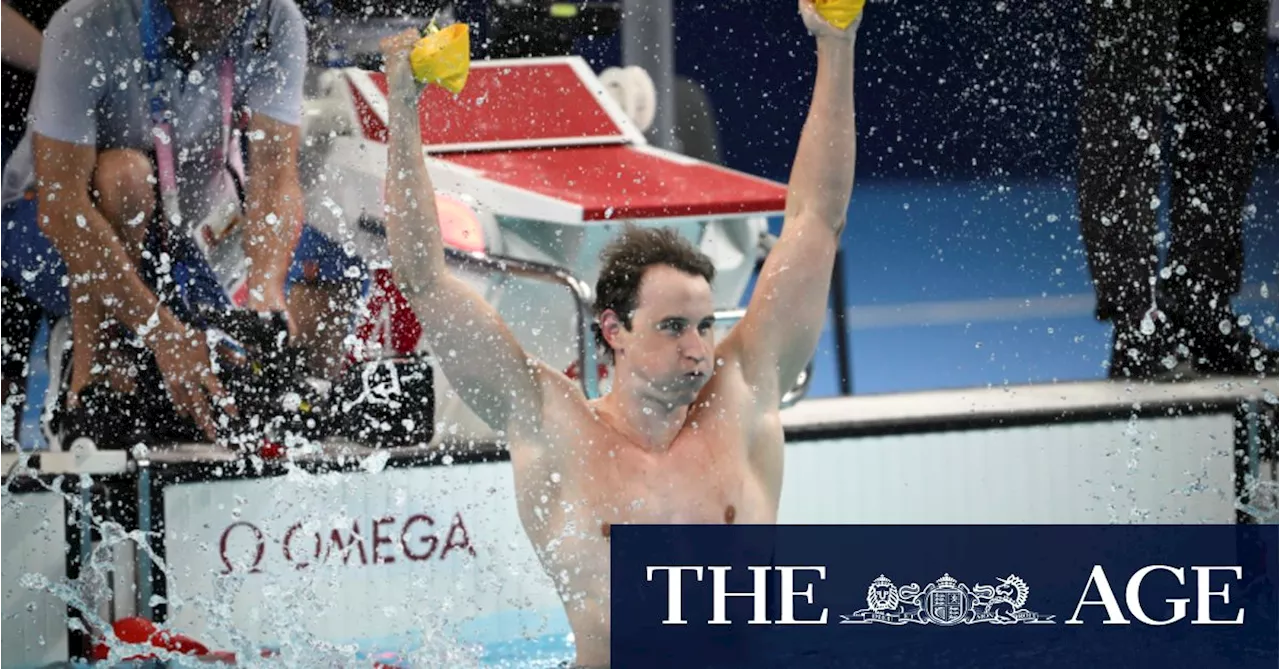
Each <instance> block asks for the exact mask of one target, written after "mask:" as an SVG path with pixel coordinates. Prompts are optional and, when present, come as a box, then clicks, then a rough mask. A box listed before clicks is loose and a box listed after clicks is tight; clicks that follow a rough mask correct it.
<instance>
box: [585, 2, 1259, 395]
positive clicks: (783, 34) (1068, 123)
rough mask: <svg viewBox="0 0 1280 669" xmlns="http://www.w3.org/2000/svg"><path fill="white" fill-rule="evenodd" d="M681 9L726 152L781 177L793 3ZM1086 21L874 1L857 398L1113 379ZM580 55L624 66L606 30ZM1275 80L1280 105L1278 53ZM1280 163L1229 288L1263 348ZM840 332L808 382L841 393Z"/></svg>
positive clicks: (810, 64) (849, 277)
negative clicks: (1082, 125) (1084, 189)
mask: <svg viewBox="0 0 1280 669" xmlns="http://www.w3.org/2000/svg"><path fill="white" fill-rule="evenodd" d="M675 10H676V12H675V13H676V19H675V33H676V70H677V73H678V74H680V75H683V76H686V77H689V78H692V79H694V80H696V81H698V82H699V83H701V84H702V85H703V86H704V87H705V89H706V90H707V92H708V95H709V96H710V98H711V101H712V103H713V105H714V108H715V113H716V115H717V117H718V119H719V127H720V139H721V145H722V151H723V156H724V160H725V162H726V164H728V165H729V166H731V167H734V168H737V169H741V170H745V171H748V172H752V173H755V174H759V175H762V176H766V177H770V178H773V179H778V180H785V179H786V178H787V174H788V170H789V168H790V164H791V160H792V157H793V155H794V151H795V146H796V142H797V139H798V138H799V135H800V131H801V127H802V125H803V122H804V116H805V111H806V108H807V104H808V96H809V93H810V86H811V80H812V75H813V70H814V67H815V65H816V61H815V56H814V50H813V42H812V38H810V37H809V36H808V35H807V33H806V32H805V31H804V27H803V25H802V24H801V22H800V20H799V17H798V16H797V14H796V3H795V2H794V1H792V0H742V1H737V2H734V1H730V2H697V1H682V0H676V2H675ZM1082 20H1083V13H1082V6H1081V3H1078V2H1077V3H1072V2H1052V1H1048V0H1040V1H1034V0H1020V1H1017V2H986V3H968V2H963V3H962V2H943V3H940V2H932V1H928V0H896V1H894V0H890V1H876V0H870V1H869V2H868V5H867V9H866V14H865V16H864V20H863V23H862V27H861V29H860V31H859V37H858V50H857V88H856V105H857V113H858V142H859V144H858V172H857V183H856V185H855V187H854V193H853V201H852V203H851V206H850V210H849V224H848V227H847V230H846V232H845V235H844V239H843V246H842V248H843V249H844V256H845V257H844V261H845V275H846V282H845V283H846V291H845V295H846V298H847V302H848V303H849V306H850V311H849V324H850V340H851V349H852V355H851V362H852V369H853V376H854V378H853V387H854V391H855V392H858V393H865V392H888V391H903V390H917V389H925V388H939V387H964V386H983V385H991V384H995V385H999V384H1016V383H1028V382H1051V381H1060V380H1078V379H1092V378H1102V377H1103V376H1104V375H1105V363H1106V361H1107V357H1108V347H1109V344H1110V328H1109V327H1108V326H1107V325H1104V324H1101V323H1098V322H1096V321H1095V320H1094V319H1093V316H1092V313H1093V293H1092V285H1091V282H1090V279H1089V273H1088V269H1087V267H1086V265H1085V256H1084V247H1083V243H1082V241H1081V239H1080V234H1079V220H1078V217H1077V213H1076V192H1075V179H1074V171H1075V162H1076V140H1077V135H1078V133H1077V118H1076V107H1077V102H1078V98H1079V94H1080V79H1081V71H1082V65H1083V60H1084V45H1085V41H1084V40H1085V37H1086V33H1085V30H1084V27H1083V25H1082ZM1271 50H1272V51H1274V50H1275V49H1274V44H1273V45H1272V47H1271ZM579 53H581V54H582V55H583V56H584V57H586V58H587V59H588V60H589V61H590V62H591V64H592V65H593V66H594V68H595V69H597V70H600V69H602V68H604V67H607V66H610V65H617V64H619V61H620V59H621V50H620V47H619V41H618V39H617V38H616V36H615V37H614V38H611V39H595V40H583V41H581V42H580V44H579ZM1267 80H1268V87H1269V88H1268V97H1269V98H1270V99H1271V100H1273V103H1274V100H1275V97H1276V86H1275V59H1274V54H1273V56H1272V60H1271V63H1270V66H1269V69H1268V73H1267ZM1272 113H1273V114H1274V107H1273V108H1272ZM1273 146H1274V145H1273ZM1278 176H1280V172H1278V171H1277V165H1276V155H1275V153H1274V152H1271V153H1266V152H1263V151H1260V152H1259V155H1258V175H1257V186H1256V188H1255V191H1254V193H1253V194H1252V196H1251V199H1250V204H1251V209H1252V211H1253V212H1254V213H1252V214H1251V215H1249V216H1248V217H1247V221H1246V232H1245V234H1246V247H1247V251H1246V255H1247V265H1248V267H1247V271H1246V283H1247V285H1248V288H1246V290H1245V292H1244V294H1242V295H1241V296H1240V298H1239V299H1238V300H1237V308H1238V309H1239V310H1240V311H1241V312H1242V313H1247V314H1250V315H1251V316H1252V317H1253V319H1254V320H1253V322H1254V324H1255V325H1257V326H1258V331H1257V334H1258V335H1259V336H1260V337H1262V338H1263V339H1264V340H1265V341H1268V342H1270V343H1272V344H1273V345H1274V344H1275V342H1276V326H1275V316H1276V312H1277V309H1276V290H1277V247H1278V245H1280V239H1278V238H1277V219H1278V216H1277V209H1278V205H1277V199H1278V196H1280V193H1278V189H1277V178H1278ZM775 225H776V223H775ZM775 230H776V227H775ZM834 342H835V340H834V337H833V333H832V332H831V331H830V328H828V332H827V334H826V336H825V337H824V339H823V343H822V348H821V350H820V351H819V364H818V374H817V377H816V381H815V386H814V388H813V394H816V395H829V394H834V393H836V392H838V389H839V385H838V383H837V378H836V372H835V370H836V367H837V365H836V361H835V357H834V355H835V350H834Z"/></svg>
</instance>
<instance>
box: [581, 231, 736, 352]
mask: <svg viewBox="0 0 1280 669" xmlns="http://www.w3.org/2000/svg"><path fill="white" fill-rule="evenodd" d="M600 261H601V265H602V266H601V268H600V278H598V279H596V303H595V314H596V318H597V319H598V318H599V317H600V315H601V314H603V313H604V312H605V311H606V310H612V311H614V312H615V313H617V314H618V319H619V320H620V321H622V325H623V327H625V328H627V329H628V330H630V329H631V315H632V312H634V311H635V310H636V302H637V301H638V300H639V296H640V281H641V280H642V279H643V278H644V273H645V270H646V269H648V268H650V267H653V266H654V265H667V266H669V267H672V268H674V269H677V270H679V271H681V272H684V273H685V274H690V275H693V276H700V277H702V278H704V279H706V280H707V283H711V282H713V281H714V280H715V278H716V267H715V265H714V264H712V262H711V258H708V257H707V255H706V254H704V253H703V252H701V251H699V250H698V248H697V247H696V246H694V245H693V244H691V243H689V241H688V240H686V239H685V238H684V237H681V236H680V235H679V233H677V232H676V231H675V230H672V229H671V228H641V227H639V226H635V225H632V224H627V226H626V227H625V228H624V229H623V231H622V234H621V235H619V236H618V237H617V238H616V239H614V240H613V241H612V242H610V243H609V245H608V246H606V247H605V248H604V251H602V252H601V254H600ZM593 329H594V330H595V334H596V345H597V346H599V347H600V348H601V349H603V350H604V352H605V356H606V357H607V358H608V359H609V362H613V349H612V347H610V346H609V342H608V341H606V340H605V338H604V332H603V331H602V330H601V329H600V324H599V323H598V322H597V323H596V324H595V326H594V327H593Z"/></svg>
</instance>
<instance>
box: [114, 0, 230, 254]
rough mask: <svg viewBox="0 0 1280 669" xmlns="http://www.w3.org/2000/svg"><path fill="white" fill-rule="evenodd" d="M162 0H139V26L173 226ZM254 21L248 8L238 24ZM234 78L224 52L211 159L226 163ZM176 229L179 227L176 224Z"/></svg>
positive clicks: (176, 220) (175, 212)
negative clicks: (160, 21)
mask: <svg viewBox="0 0 1280 669" xmlns="http://www.w3.org/2000/svg"><path fill="white" fill-rule="evenodd" d="M160 1H161V0H142V20H141V22H140V23H141V25H140V26H139V28H140V30H141V34H142V52H143V56H144V57H145V58H146V61H147V78H148V80H149V81H150V84H151V99H150V112H151V138H152V142H153V144H154V146H155V154H156V171H157V172H158V173H159V174H158V176H159V178H160V199H161V203H162V205H163V207H164V211H165V215H166V216H167V217H168V219H169V222H170V223H171V224H172V225H174V226H175V227H179V226H181V224H182V213H181V209H179V205H178V201H179V200H178V179H177V171H176V168H175V165H174V161H173V142H174V141H175V138H174V134H173V126H172V124H171V122H170V119H171V117H172V110H171V109H170V94H169V90H168V87H167V86H165V82H164V75H163V73H162V72H161V60H162V59H163V53H164V48H163V47H162V46H161V43H160V39H161V37H160V31H159V28H158V27H157V25H156V22H157V16H156V14H157V12H158V11H159V9H158V8H157V7H156V6H155V3H158V2H160ZM252 21H253V9H252V8H250V10H249V12H248V15H247V16H246V17H245V19H244V21H243V22H242V23H241V26H242V27H244V26H248V25H249V24H250V23H251V22H252ZM234 81H235V62H234V61H233V60H232V58H231V55H230V49H228V53H226V54H224V55H223V58H222V62H221V63H220V64H219V67H218V89H219V94H220V96H221V102H222V133H221V138H220V142H221V143H220V145H219V146H218V147H217V148H216V149H215V150H214V155H213V160H214V161H215V162H218V163H225V162H226V160H227V153H228V151H229V149H230V145H231V106H232V104H231V103H232V95H233V94H234V92H233V90H232V85H233V83H234ZM179 229H181V228H180V227H179Z"/></svg>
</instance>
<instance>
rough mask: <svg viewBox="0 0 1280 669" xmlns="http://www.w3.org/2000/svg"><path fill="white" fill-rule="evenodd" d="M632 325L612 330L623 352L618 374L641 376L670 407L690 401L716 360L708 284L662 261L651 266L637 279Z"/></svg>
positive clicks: (712, 315)
mask: <svg viewBox="0 0 1280 669" xmlns="http://www.w3.org/2000/svg"><path fill="white" fill-rule="evenodd" d="M637 298H638V299H637V304H636V311H635V313H634V314H633V315H632V319H631V330H630V331H627V330H626V329H625V328H622V327H621V326H619V327H616V328H614V329H613V332H614V333H615V335H616V337H615V339H614V350H615V351H616V350H621V351H623V354H622V356H621V357H620V358H619V365H618V374H619V375H623V374H628V375H631V376H632V377H634V378H635V379H636V380H638V381H641V382H642V383H643V384H644V385H645V386H646V387H647V390H648V392H649V393H650V394H651V395H652V396H653V397H654V398H655V399H658V400H660V401H663V402H666V403H668V404H671V405H673V406H687V405H689V404H692V403H693V401H694V400H695V399H696V398H697V396H698V393H699V392H700V391H701V390H702V388H703V386H705V385H706V384H707V381H709V380H710V378H711V373H712V371H713V366H714V364H715V361H714V354H715V329H714V325H715V308H714V307H713V305H712V301H711V286H710V284H708V283H707V281H706V279H703V278H702V277H700V276H696V275H692V274H685V273H684V272H681V271H680V270H677V269H675V268H672V267H668V266H665V265H658V266H654V267H650V268H649V269H647V270H646V271H645V274H644V278H643V279H642V280H641V282H640V291H639V294H638V296H637Z"/></svg>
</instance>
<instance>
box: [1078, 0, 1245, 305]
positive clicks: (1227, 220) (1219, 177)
mask: <svg viewBox="0 0 1280 669" xmlns="http://www.w3.org/2000/svg"><path fill="white" fill-rule="evenodd" d="M1108 4H1109V5H1110V6H1106V5H1108ZM1086 11H1087V17H1088V30H1089V33H1088V36H1087V39H1089V40H1090V42H1089V43H1090V46H1089V51H1088V55H1087V59H1086V64H1085V80H1084V91H1083V98H1082V100H1081V107H1080V119H1081V144H1080V163H1079V198H1080V199H1079V207H1080V217H1081V228H1082V230H1081V232H1082V234H1083V236H1084V242H1085V247H1086V250H1087V253H1088V260H1089V269H1090V271H1091V273H1092V276H1093V281H1094V286H1095V290H1096V292H1097V316H1098V318H1099V319H1102V320H1113V321H1116V322H1122V321H1126V320H1127V321H1129V322H1132V320H1133V319H1137V318H1140V317H1141V315H1142V314H1143V313H1144V312H1146V311H1147V310H1148V309H1149V308H1150V307H1151V305H1152V302H1153V284H1152V281H1153V280H1154V279H1155V278H1156V277H1157V273H1158V272H1160V270H1159V256H1158V251H1157V246H1156V241H1155V237H1154V236H1155V234H1156V230H1157V215H1158V213H1159V211H1160V209H1164V208H1168V211H1169V217H1170V227H1171V230H1170V233H1171V239H1170V240H1169V247H1168V257H1167V258H1166V262H1165V268H1164V270H1165V272H1166V273H1167V275H1168V278H1167V279H1165V280H1162V281H1160V284H1159V290H1160V293H1161V300H1162V301H1161V307H1162V308H1168V309H1173V310H1177V311H1186V312H1192V311H1195V312H1201V311H1204V310H1205V307H1204V304H1206V303H1208V301H1209V300H1211V299H1216V300H1217V302H1218V306H1219V307H1225V306H1226V304H1225V303H1226V302H1227V300H1228V299H1229V298H1230V296H1232V295H1234V294H1235V293H1237V292H1239V290H1240V284H1241V272H1242V270H1243V265H1244V241H1243V230H1242V213H1243V212H1242V210H1243V205H1244V200H1245V197H1246V195H1247V194H1248V191H1249V188H1250V186H1251V185H1252V182H1253V170H1254V162H1255V157H1256V156H1257V155H1258V154H1257V153H1256V151H1257V149H1258V146H1259V141H1260V138H1261V136H1262V133H1263V131H1264V129H1265V127H1266V122H1265V119H1264V117H1263V113H1262V110H1263V108H1264V104H1265V103H1264V97H1263V93H1264V90H1263V86H1264V83H1263V82H1264V73H1265V65H1266V21H1267V11H1268V5H1267V0H1209V1H1204V0H1111V2H1109V3H1107V2H1104V0H1088V6H1087V10H1086ZM1169 130H1172V131H1173V132H1168V131H1169ZM1166 135H1171V136H1166ZM1166 166H1168V167H1171V168H1172V183H1171V188H1170V193H1169V195H1170V198H1169V201H1168V202H1165V201H1164V200H1163V199H1162V198H1161V190H1160V184H1161V180H1162V177H1163V175H1164V172H1165V168H1166ZM1193 303H1194V304H1193Z"/></svg>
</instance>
